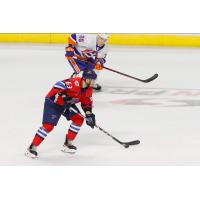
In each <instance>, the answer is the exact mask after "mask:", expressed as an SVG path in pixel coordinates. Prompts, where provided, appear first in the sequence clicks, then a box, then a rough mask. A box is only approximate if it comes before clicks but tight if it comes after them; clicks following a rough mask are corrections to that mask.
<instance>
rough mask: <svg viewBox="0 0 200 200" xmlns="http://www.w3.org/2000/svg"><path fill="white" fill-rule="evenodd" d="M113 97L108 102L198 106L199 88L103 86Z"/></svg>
mask: <svg viewBox="0 0 200 200" xmlns="http://www.w3.org/2000/svg"><path fill="white" fill-rule="evenodd" d="M103 92H104V93H105V94H110V95H111V96H112V97H113V99H112V100H110V101H109V102H111V103H114V104H121V105H130V106H131V105H132V106H155V107H199V106H200V89H180V88H139V87H117V86H115V87H110V86H106V87H104V90H103Z"/></svg>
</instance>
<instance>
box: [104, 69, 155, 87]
mask: <svg viewBox="0 0 200 200" xmlns="http://www.w3.org/2000/svg"><path fill="white" fill-rule="evenodd" d="M103 68H104V69H107V70H109V71H111V72H115V73H117V74H121V75H123V76H126V77H129V78H132V79H135V80H137V81H141V82H143V83H149V82H151V81H153V80H155V79H156V78H157V77H158V74H154V75H153V76H152V77H150V78H147V79H139V78H136V77H133V76H130V75H128V74H124V73H122V72H119V71H116V70H114V69H110V68H108V67H104V66H103Z"/></svg>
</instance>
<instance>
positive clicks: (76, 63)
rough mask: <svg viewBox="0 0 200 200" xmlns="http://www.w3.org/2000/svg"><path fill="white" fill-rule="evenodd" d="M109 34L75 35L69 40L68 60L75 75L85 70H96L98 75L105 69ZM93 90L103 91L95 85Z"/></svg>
mask: <svg viewBox="0 0 200 200" xmlns="http://www.w3.org/2000/svg"><path fill="white" fill-rule="evenodd" d="M108 38H109V35H108V34H105V33H104V34H103V33H102V34H77V33H73V34H71V35H70V37H69V38H68V46H67V47H66V48H65V50H66V54H65V56H66V58H67V60H68V61H69V64H70V65H71V67H72V68H73V70H74V75H77V74H79V73H80V72H81V71H85V70H93V69H94V70H95V71H96V73H97V74H98V73H99V71H100V70H102V69H103V65H104V63H105V62H106V56H107V45H106V43H107V41H108ZM93 89H95V90H101V86H100V85H99V84H97V83H95V85H94V87H93Z"/></svg>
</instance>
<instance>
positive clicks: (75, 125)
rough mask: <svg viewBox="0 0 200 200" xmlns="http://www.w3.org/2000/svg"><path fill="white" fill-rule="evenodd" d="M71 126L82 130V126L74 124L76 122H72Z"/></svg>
mask: <svg viewBox="0 0 200 200" xmlns="http://www.w3.org/2000/svg"><path fill="white" fill-rule="evenodd" d="M70 126H71V127H73V128H77V129H79V130H80V128H81V127H80V126H77V125H74V124H71V125H70Z"/></svg>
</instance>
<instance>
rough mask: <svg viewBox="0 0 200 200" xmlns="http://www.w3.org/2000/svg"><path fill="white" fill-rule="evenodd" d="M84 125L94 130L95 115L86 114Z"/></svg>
mask: <svg viewBox="0 0 200 200" xmlns="http://www.w3.org/2000/svg"><path fill="white" fill-rule="evenodd" d="M86 124H87V125H88V126H90V127H91V128H94V126H95V124H96V120H95V114H93V113H91V114H86Z"/></svg>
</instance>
